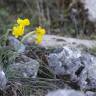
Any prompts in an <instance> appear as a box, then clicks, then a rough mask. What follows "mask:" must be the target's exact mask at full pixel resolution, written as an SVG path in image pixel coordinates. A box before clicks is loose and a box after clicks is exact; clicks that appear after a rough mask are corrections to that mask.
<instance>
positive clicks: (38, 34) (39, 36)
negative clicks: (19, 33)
mask: <svg viewBox="0 0 96 96" xmlns="http://www.w3.org/2000/svg"><path fill="white" fill-rule="evenodd" d="M45 33H46V30H45V29H44V28H42V27H41V26H39V27H37V28H36V30H35V34H36V43H37V44H40V43H41V42H42V40H43V36H44V35H45Z"/></svg>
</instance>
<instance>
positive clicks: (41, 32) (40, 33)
mask: <svg viewBox="0 0 96 96" xmlns="http://www.w3.org/2000/svg"><path fill="white" fill-rule="evenodd" d="M35 32H36V34H38V35H44V34H45V33H46V30H45V29H44V28H42V27H41V26H39V27H37V28H36V30H35Z"/></svg>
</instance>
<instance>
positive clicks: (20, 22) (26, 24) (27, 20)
mask: <svg viewBox="0 0 96 96" xmlns="http://www.w3.org/2000/svg"><path fill="white" fill-rule="evenodd" d="M17 23H18V24H19V25H22V26H28V25H30V21H29V19H27V18H25V19H24V20H23V19H20V18H18V19H17Z"/></svg>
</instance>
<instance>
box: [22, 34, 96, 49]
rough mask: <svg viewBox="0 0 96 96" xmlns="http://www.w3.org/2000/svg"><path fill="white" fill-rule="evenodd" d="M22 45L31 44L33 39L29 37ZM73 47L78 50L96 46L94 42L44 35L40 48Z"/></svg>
mask: <svg viewBox="0 0 96 96" xmlns="http://www.w3.org/2000/svg"><path fill="white" fill-rule="evenodd" d="M24 43H29V44H31V43H33V37H30V38H28V39H26V40H25V41H24ZM65 45H67V46H74V47H78V48H82V47H84V48H93V47H95V46H96V41H95V40H81V39H75V38H69V37H61V36H56V35H44V37H43V41H42V43H41V44H40V46H42V47H44V48H47V49H48V48H61V47H63V46H65Z"/></svg>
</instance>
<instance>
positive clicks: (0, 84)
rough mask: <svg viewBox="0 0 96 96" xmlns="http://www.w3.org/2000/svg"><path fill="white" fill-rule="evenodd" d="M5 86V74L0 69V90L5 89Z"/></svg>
mask: <svg viewBox="0 0 96 96" xmlns="http://www.w3.org/2000/svg"><path fill="white" fill-rule="evenodd" d="M6 84H7V79H6V76H5V73H4V71H3V70H2V69H1V68H0V89H1V90H3V89H5V87H6Z"/></svg>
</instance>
